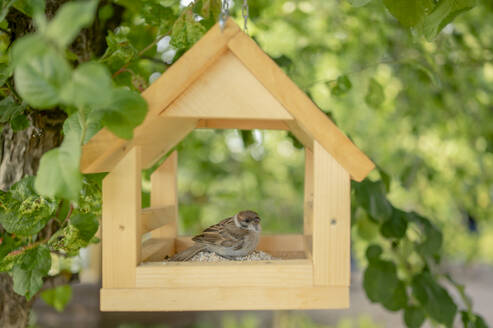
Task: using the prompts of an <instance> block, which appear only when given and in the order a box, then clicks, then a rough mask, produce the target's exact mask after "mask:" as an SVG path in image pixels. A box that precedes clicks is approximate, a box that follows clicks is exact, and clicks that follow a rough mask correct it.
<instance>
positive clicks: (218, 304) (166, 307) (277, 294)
mask: <svg viewBox="0 0 493 328" xmlns="http://www.w3.org/2000/svg"><path fill="white" fill-rule="evenodd" d="M100 307H101V311H213V310H214V311H218V310H281V309H285V310H288V309H292V310H302V309H329V308H331V309H343V308H347V307H349V288H348V287H344V286H338V287H282V288H281V287H230V288H207V287H205V288H138V289H108V288H103V289H101V304H100Z"/></svg>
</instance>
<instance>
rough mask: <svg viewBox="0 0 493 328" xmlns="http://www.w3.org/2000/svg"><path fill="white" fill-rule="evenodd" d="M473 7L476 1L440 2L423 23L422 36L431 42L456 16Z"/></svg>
mask: <svg viewBox="0 0 493 328" xmlns="http://www.w3.org/2000/svg"><path fill="white" fill-rule="evenodd" d="M474 6H476V0H440V1H439V2H438V5H437V6H436V7H435V8H434V9H433V11H432V12H431V13H430V14H429V15H428V16H426V18H425V19H424V21H423V25H422V27H421V29H422V31H423V34H424V36H425V37H426V38H427V39H428V40H433V39H434V38H435V37H436V36H437V35H438V33H440V31H441V30H442V29H443V28H444V27H445V26H447V24H449V23H450V22H452V21H453V20H454V18H455V17H457V15H459V14H461V13H462V12H465V11H468V10H470V9H472V8H474Z"/></svg>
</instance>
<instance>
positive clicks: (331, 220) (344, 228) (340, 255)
mask: <svg viewBox="0 0 493 328" xmlns="http://www.w3.org/2000/svg"><path fill="white" fill-rule="evenodd" d="M313 171H314V176H315V179H314V182H313V183H314V185H313V192H314V197H313V282H314V285H316V286H329V285H330V286H349V280H350V228H351V222H350V214H351V206H350V201H351V199H350V177H349V174H348V172H347V171H346V170H345V169H344V168H343V167H342V166H340V165H339V163H338V162H337V161H336V160H335V159H334V158H333V157H332V156H331V155H330V154H329V153H328V152H327V151H326V150H325V149H324V147H322V146H321V145H320V144H319V143H318V142H317V141H315V142H314V146H313Z"/></svg>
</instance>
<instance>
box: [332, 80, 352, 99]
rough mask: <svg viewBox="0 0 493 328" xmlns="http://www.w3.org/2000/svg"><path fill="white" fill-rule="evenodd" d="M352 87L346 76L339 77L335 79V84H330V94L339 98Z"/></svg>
mask: <svg viewBox="0 0 493 328" xmlns="http://www.w3.org/2000/svg"><path fill="white" fill-rule="evenodd" d="M352 86H353V85H352V83H351V81H350V80H349V78H348V77H347V75H341V76H339V77H338V78H337V80H336V81H335V83H332V84H331V89H330V92H331V93H332V94H333V95H334V96H341V95H343V94H345V93H347V92H348V91H349V90H351V88H352Z"/></svg>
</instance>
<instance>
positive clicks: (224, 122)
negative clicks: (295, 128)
mask: <svg viewBox="0 0 493 328" xmlns="http://www.w3.org/2000/svg"><path fill="white" fill-rule="evenodd" d="M197 129H239V130H254V129H259V130H288V127H287V125H286V123H284V121H275V120H232V119H201V120H199V123H198V124H197Z"/></svg>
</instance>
